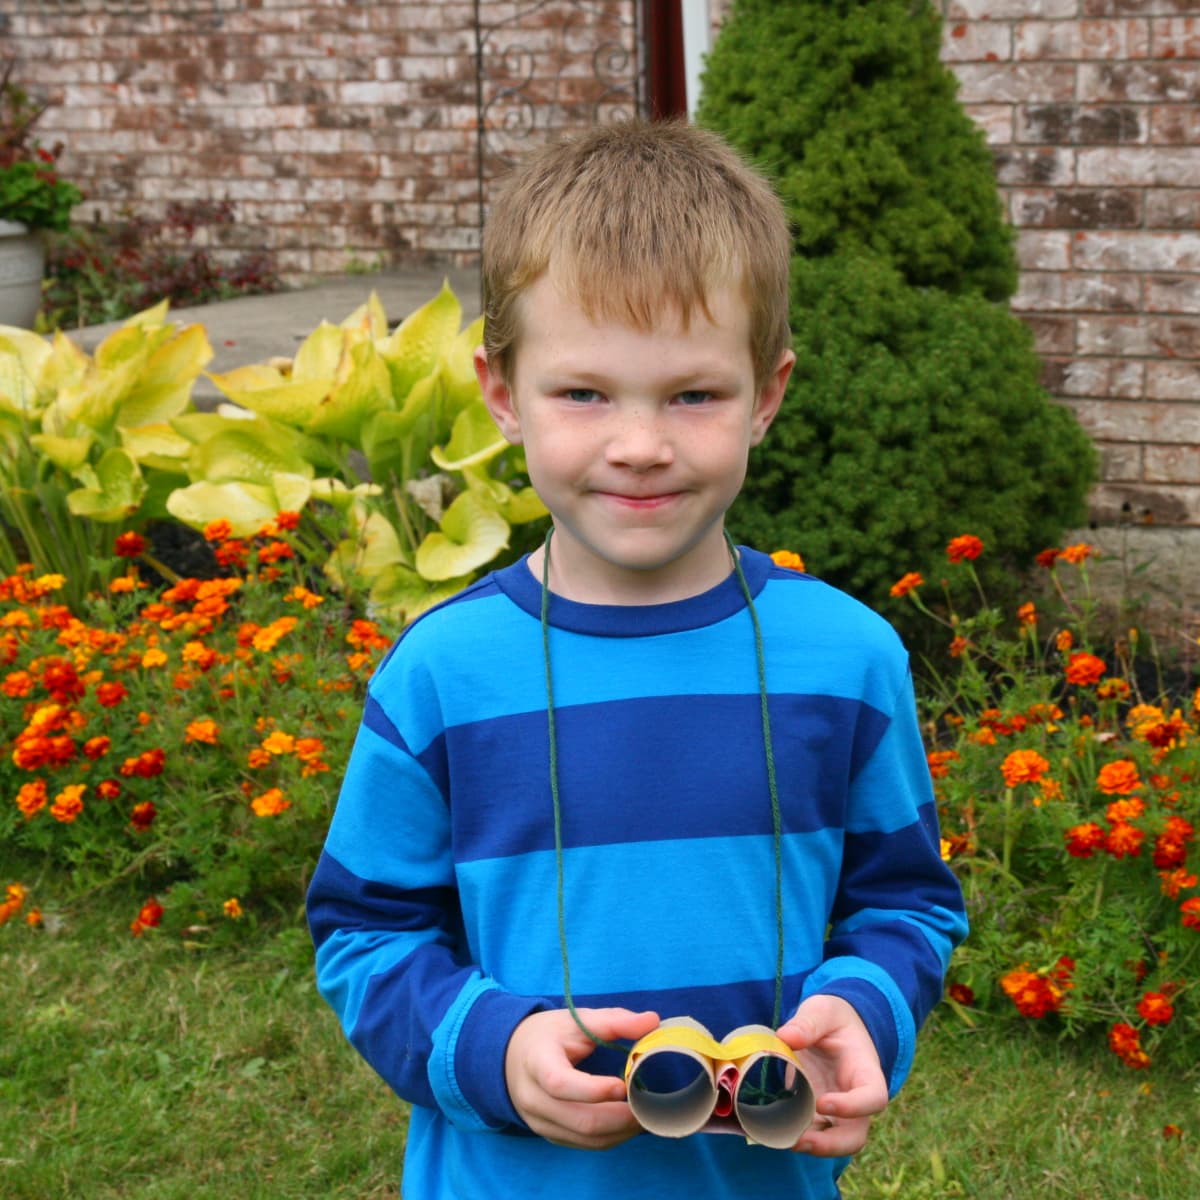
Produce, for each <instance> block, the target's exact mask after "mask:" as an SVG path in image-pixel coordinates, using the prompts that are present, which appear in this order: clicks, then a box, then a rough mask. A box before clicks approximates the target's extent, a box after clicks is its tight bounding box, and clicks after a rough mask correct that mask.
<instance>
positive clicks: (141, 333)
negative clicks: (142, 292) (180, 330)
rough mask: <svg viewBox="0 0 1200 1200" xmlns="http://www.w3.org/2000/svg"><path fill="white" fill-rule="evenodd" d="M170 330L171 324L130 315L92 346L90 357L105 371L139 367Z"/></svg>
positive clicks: (172, 327)
mask: <svg viewBox="0 0 1200 1200" xmlns="http://www.w3.org/2000/svg"><path fill="white" fill-rule="evenodd" d="M174 333H175V326H174V325H163V324H161V323H159V324H155V323H153V322H145V321H139V320H138V318H137V317H133V318H131V319H130V320H128V321H126V322H125V324H124V325H122V326H121V328H120V329H115V330H113V332H112V333H110V334H109V335H108V337H106V338H105V339H104V340H103V341H102V342H101V343H100V345H98V346H97V347H96V350H95V352H94V353H93V355H92V360H93V362H94V363H95V364H96V366H97V367H100V368H101V369H102V370H106V371H111V370H115V369H116V368H118V367H123V366H130V365H132V366H135V367H140V366H141V364H142V363H144V362H145V361H146V360H147V359H148V358H149V357H150V355H151V354H153V353H154V351H155V350H157V349H158V348H159V346H161V345H162V344H163V343H164V342H166V341H168V340H169V339H170V338H171V337H172V336H173V335H174Z"/></svg>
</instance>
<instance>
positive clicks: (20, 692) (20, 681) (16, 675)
mask: <svg viewBox="0 0 1200 1200" xmlns="http://www.w3.org/2000/svg"><path fill="white" fill-rule="evenodd" d="M32 691H33V676H32V675H30V673H29V672H28V671H12V672H10V673H9V674H8V675H6V676H5V677H4V682H3V683H0V692H3V693H4V694H5V695H6V696H7V697H8V698H9V699H10V700H20V699H22V698H23V697H25V696H28V695H29V693H30V692H32Z"/></svg>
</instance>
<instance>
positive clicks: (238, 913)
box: [221, 896, 245, 921]
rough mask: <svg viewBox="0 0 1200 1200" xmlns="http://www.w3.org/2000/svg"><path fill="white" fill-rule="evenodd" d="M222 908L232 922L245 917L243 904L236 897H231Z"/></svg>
mask: <svg viewBox="0 0 1200 1200" xmlns="http://www.w3.org/2000/svg"><path fill="white" fill-rule="evenodd" d="M221 908H222V910H223V911H224V913H225V915H226V916H227V917H228V918H229V919H230V920H231V921H237V920H239V919H240V918H241V917H243V916H244V915H245V913H244V912H243V910H242V903H241V901H240V900H239V899H238V898H237V897H236V896H230V898H229V899H228V900H226V901H225V903H224V904H222V905H221Z"/></svg>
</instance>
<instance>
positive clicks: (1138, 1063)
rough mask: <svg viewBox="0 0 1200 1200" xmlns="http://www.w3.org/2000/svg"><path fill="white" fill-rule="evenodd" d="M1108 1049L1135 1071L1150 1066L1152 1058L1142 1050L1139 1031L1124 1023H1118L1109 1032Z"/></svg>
mask: <svg viewBox="0 0 1200 1200" xmlns="http://www.w3.org/2000/svg"><path fill="white" fill-rule="evenodd" d="M1108 1048H1109V1049H1110V1050H1111V1051H1112V1052H1113V1053H1114V1054H1115V1055H1116V1056H1117V1057H1118V1058H1119V1059H1120V1060H1121V1061H1122V1062H1123V1063H1124V1064H1125V1065H1126V1066H1127V1067H1132V1068H1133V1069H1134V1070H1135V1071H1136V1070H1141V1069H1142V1068H1143V1067H1148V1066H1149V1065H1150V1056H1149V1055H1148V1054H1147V1053H1146V1052H1145V1050H1143V1049H1142V1042H1141V1037H1140V1036H1139V1034H1138V1031H1137V1030H1136V1029H1134V1027H1133V1026H1132V1025H1127V1024H1125V1022H1124V1021H1118V1022H1117V1024H1115V1025H1114V1026H1113V1027H1112V1028H1111V1029H1110V1030H1109V1031H1108Z"/></svg>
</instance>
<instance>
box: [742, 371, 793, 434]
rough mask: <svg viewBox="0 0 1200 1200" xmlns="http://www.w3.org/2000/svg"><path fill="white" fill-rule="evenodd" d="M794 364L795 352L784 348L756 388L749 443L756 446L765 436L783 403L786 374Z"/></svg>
mask: <svg viewBox="0 0 1200 1200" xmlns="http://www.w3.org/2000/svg"><path fill="white" fill-rule="evenodd" d="M795 365H796V355H795V353H794V352H793V351H791V350H785V351H784V352H783V353H782V354H781V355H780V356H779V362H778V363H776V365H775V370H774V371H772V372H771V374H770V375H769V376H768V377H767V380H766V382H765V383H764V384H763V385H762V387H760V388H759V389H758V396H757V397H756V398H755V401H754V412H753V414H752V415H751V423H750V445H752V446H757V445H758V443H759V442H761V441H762V440H763V438H764V437H765V436H766V432H767V430H768V429H770V427H771V422H772V421H773V420H775V414H776V413H777V412H779V406H780V405H781V404H782V403H783V393H784V389H785V388H786V387H787V381H788V376H790V375H791V373H792V367H794V366H795Z"/></svg>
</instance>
